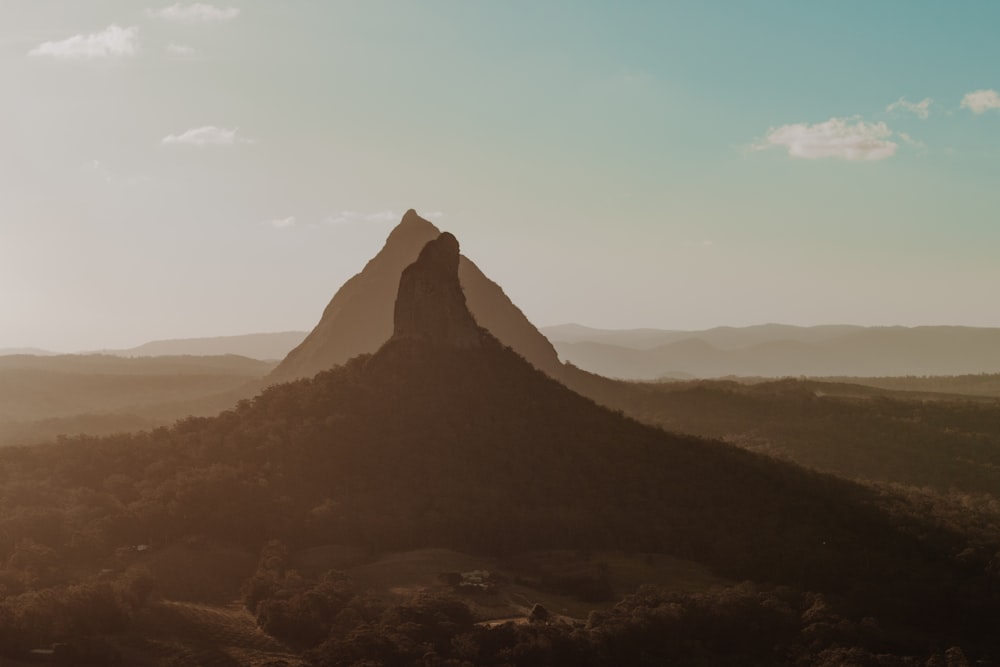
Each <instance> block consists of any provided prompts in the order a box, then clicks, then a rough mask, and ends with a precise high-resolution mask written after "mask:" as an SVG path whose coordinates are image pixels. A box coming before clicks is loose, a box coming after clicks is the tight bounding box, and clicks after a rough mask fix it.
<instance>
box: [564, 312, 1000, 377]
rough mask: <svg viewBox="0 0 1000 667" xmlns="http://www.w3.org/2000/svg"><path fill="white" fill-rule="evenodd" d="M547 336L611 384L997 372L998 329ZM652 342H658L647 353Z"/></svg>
mask: <svg viewBox="0 0 1000 667" xmlns="http://www.w3.org/2000/svg"><path fill="white" fill-rule="evenodd" d="M546 331H547V332H548V334H549V335H550V336H552V337H553V340H555V341H556V342H555V346H556V349H557V350H558V351H559V355H560V357H561V358H562V359H564V360H566V361H568V362H570V363H572V364H574V365H576V366H578V367H580V368H583V369H586V370H588V371H591V372H594V373H599V374H601V375H605V376H608V377H618V378H625V379H636V380H652V379H657V378H661V377H665V376H672V377H680V376H691V377H700V378H712V377H724V376H730V375H736V376H760V377H784V376H799V375H808V376H868V377H874V376H904V375H961V374H969V373H991V372H997V371H1000V329H990V328H975V327H930V326H925V327H912V328H908V327H853V326H840V325H835V326H825V327H790V326H784V325H762V326H759V327H745V328H729V327H720V328H716V329H708V330H706V331H692V332H678V331H663V332H660V333H659V334H654V333H651V332H650V331H649V330H634V331H623V332H613V331H602V330H591V331H587V330H584V329H575V328H570V327H566V326H562V327H557V328H549V329H546ZM559 336H561V337H562V339H561V340H560V338H558V337H559ZM654 340H657V341H661V342H659V343H658V344H656V345H654V346H649V344H650V343H651V342H652V341H654ZM662 341H665V342H662Z"/></svg>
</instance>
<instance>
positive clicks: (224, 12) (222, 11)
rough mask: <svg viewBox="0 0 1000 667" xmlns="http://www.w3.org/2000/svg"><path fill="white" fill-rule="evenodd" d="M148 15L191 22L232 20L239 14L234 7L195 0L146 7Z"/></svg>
mask: <svg viewBox="0 0 1000 667" xmlns="http://www.w3.org/2000/svg"><path fill="white" fill-rule="evenodd" d="M146 13H147V14H149V15H150V16H154V17H156V18H161V19H170V20H172V21H189V22H192V23H217V22H220V21H232V20H233V19H234V18H236V17H237V16H239V15H240V10H239V9H237V8H236V7H216V6H215V5H208V4H205V3H203V2H195V3H192V4H189V5H182V4H180V3H177V4H176V5H170V6H169V7H164V8H163V9H147V10H146Z"/></svg>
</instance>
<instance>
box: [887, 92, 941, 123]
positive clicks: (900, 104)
mask: <svg viewBox="0 0 1000 667" xmlns="http://www.w3.org/2000/svg"><path fill="white" fill-rule="evenodd" d="M932 104H934V100H932V99H931V98H929V97H925V98H924V99H923V100H921V101H920V102H911V101H909V100H908V99H906V98H905V97H900V98H899V99H898V100H896V101H895V102H893V103H892V104H890V105H889V106H887V107H886V108H885V110H886V111H896V110H903V111H909V112H910V113H912V114H913V115H915V116H916V117H917V118H919V119H921V120H927V117H928V116H930V115H931V105H932Z"/></svg>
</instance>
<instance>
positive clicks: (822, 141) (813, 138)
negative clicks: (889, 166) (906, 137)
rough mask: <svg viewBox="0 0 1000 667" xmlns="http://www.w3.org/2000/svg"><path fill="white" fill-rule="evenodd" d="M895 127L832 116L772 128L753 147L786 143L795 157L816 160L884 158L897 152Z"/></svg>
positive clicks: (789, 153)
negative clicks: (891, 128) (815, 121)
mask: <svg viewBox="0 0 1000 667" xmlns="http://www.w3.org/2000/svg"><path fill="white" fill-rule="evenodd" d="M891 136H892V130H890V129H889V126H888V125H886V124H885V123H866V122H864V121H863V120H859V119H857V118H831V119H830V120H828V121H826V122H823V123H816V124H815V125H808V124H806V123H795V124H793V125H782V126H781V127H776V128H771V130H770V131H768V133H767V135H766V136H765V137H764V139H763V140H761V141H760V142H759V143H757V144H754V146H753V147H752V148H753V150H764V149H767V148H773V147H775V146H782V147H784V148H786V149H787V150H788V155H790V156H791V157H798V158H805V159H807V160H816V159H820V158H838V159H841V160H884V159H885V158H888V157H892V156H893V155H895V153H896V148H897V147H898V144H896V142H894V141H890V140H889V138H890V137H891Z"/></svg>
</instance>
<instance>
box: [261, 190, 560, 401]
mask: <svg viewBox="0 0 1000 667" xmlns="http://www.w3.org/2000/svg"><path fill="white" fill-rule="evenodd" d="M440 233H441V232H440V230H439V229H438V228H437V227H435V226H434V225H433V224H432V223H431V222H429V221H427V220H425V219H423V218H421V217H420V216H419V215H417V213H416V212H415V211H413V210H409V211H407V212H406V214H405V215H404V216H403V219H402V220H401V221H400V223H399V225H397V226H396V228H395V229H394V230H393V231H392V233H391V234H389V238H388V239H386V242H385V246H384V247H383V248H382V250H381V251H380V252H379V253H378V254H377V255H376V256H375V257H373V258H372V259H371V261H369V262H368V264H367V265H365V268H364V269H363V270H362V271H361V273H358V274H357V275H355V276H354V277H353V278H351V279H350V280H348V281H347V282H346V283H344V285H343V286H342V287H341V288H340V289H339V290H338V291H337V293H336V294H335V295H334V297H333V299H332V300H331V301H330V303H329V305H328V306H327V307H326V310H325V311H324V312H323V317H322V318H321V319H320V322H319V324H317V325H316V327H315V328H314V329H313V330H312V332H311V333H310V334H309V335H308V336H307V337H306V339H305V340H304V341H303V342H302V344H301V345H299V346H298V347H297V348H295V349H294V350H292V351H291V352H290V353H289V354H288V356H287V357H285V359H284V361H282V362H281V364H279V365H278V367H277V368H275V370H274V371H272V372H271V374H270V375H269V376H268V378H267V381H268V382H269V383H276V382H288V381H290V380H296V379H298V378H304V377H312V376H313V375H315V374H316V373H318V372H320V371H324V370H327V369H329V368H332V367H334V366H336V365H338V364H342V363H344V362H345V361H347V360H348V359H350V358H351V357H355V356H357V355H359V354H365V353H371V352H375V351H376V350H377V349H378V348H379V346H381V345H382V344H383V343H384V342H385V341H387V340H389V337H390V336H392V333H393V314H394V304H395V301H396V292H397V289H398V288H399V280H400V276H401V274H402V273H403V269H405V268H406V267H407V266H409V265H410V264H412V263H413V262H414V261H415V260H416V259H417V256H418V255H419V254H420V251H421V249H422V248H423V247H424V246H425V245H426V244H427V243H428V242H429V241H432V240H434V239H436V238H437V237H438V236H439V235H440ZM458 273H459V281H460V282H461V285H462V289H463V291H464V293H465V297H466V302H467V305H468V308H469V310H470V311H471V312H472V315H473V317H474V318H475V320H476V322H478V323H479V324H480V325H481V326H482V327H484V328H485V329H487V330H489V331H490V333H492V334H493V335H494V336H496V337H497V338H498V339H499V340H500V341H501V342H502V343H503V344H504V345H508V346H510V347H511V348H512V349H514V351H516V352H517V353H518V354H520V355H521V356H523V357H524V358H525V359H527V360H528V361H529V362H531V364H532V365H534V366H535V367H536V368H538V369H540V370H542V371H545V372H546V373H548V374H549V375H550V376H552V377H556V378H558V377H561V375H562V374H563V373H564V368H563V365H562V363H561V362H560V361H559V355H558V354H557V353H556V350H555V348H554V347H552V344H551V343H549V341H548V339H546V338H545V336H543V335H542V334H541V333H539V331H538V330H537V329H536V328H535V327H534V326H533V325H532V324H531V322H529V321H528V319H527V318H526V317H525V316H524V313H522V312H521V311H520V309H518V308H517V306H515V305H514V304H513V303H512V302H511V300H510V299H509V298H508V297H507V295H506V294H504V292H503V290H502V289H501V288H500V286H499V285H497V284H496V283H495V282H493V281H492V280H490V279H489V278H487V277H486V276H485V275H484V274H483V272H482V271H480V270H479V267H477V266H476V265H475V264H474V263H473V262H472V261H471V260H469V259H468V258H466V257H461V256H460V258H459V266H458Z"/></svg>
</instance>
